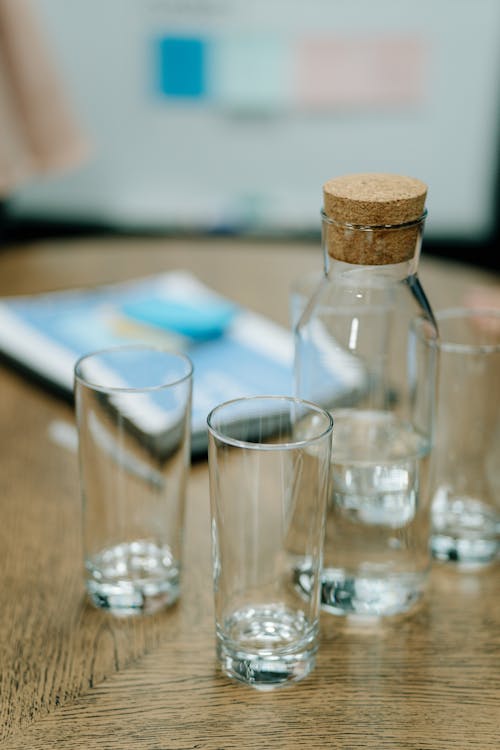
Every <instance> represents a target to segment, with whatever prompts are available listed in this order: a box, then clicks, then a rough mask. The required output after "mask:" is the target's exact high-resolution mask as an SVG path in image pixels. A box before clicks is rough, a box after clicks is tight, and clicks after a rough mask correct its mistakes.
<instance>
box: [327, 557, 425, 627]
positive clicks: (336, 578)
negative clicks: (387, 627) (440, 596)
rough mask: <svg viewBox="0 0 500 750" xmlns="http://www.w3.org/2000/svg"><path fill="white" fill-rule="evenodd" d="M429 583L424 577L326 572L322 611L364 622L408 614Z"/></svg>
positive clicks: (339, 571) (333, 570) (420, 574)
mask: <svg viewBox="0 0 500 750" xmlns="http://www.w3.org/2000/svg"><path fill="white" fill-rule="evenodd" d="M426 579H427V576H426V575H425V574H422V573H413V574H408V573H405V574H395V573H391V574H390V575H386V576H385V577H379V578H377V577H375V576H361V575H360V576H358V577H356V576H352V575H348V574H346V572H345V571H343V570H340V569H335V568H327V569H325V570H323V572H322V576H321V609H322V610H323V611H325V612H329V613H330V614H334V615H343V616H359V617H363V618H378V617H388V616H391V615H397V614H402V613H406V612H409V611H410V610H412V609H413V608H414V607H415V606H416V605H417V603H418V602H419V601H420V599H421V598H422V595H423V593H424V589H425V582H426Z"/></svg>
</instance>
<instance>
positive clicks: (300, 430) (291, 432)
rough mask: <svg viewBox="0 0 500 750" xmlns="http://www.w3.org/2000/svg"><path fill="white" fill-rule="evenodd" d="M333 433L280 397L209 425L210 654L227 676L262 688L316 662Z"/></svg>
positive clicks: (245, 405)
mask: <svg viewBox="0 0 500 750" xmlns="http://www.w3.org/2000/svg"><path fill="white" fill-rule="evenodd" d="M332 425H333V420H332V417H331V416H330V414H329V413H328V412H326V411H325V410H323V409H321V408H320V407H318V406H316V405H314V404H311V403H307V402H304V401H301V400H298V399H293V398H288V397H281V396H268V397H253V398H247V399H238V400H235V401H230V402H227V403H225V404H221V405H220V406H218V407H216V408H215V409H214V410H213V411H212V412H211V413H210V415H209V417H208V427H209V469H210V495H211V510H212V542H213V545H212V549H213V575H214V591H215V618H216V633H217V654H218V658H219V661H220V664H221V667H222V670H223V671H224V672H225V673H226V674H227V675H228V676H230V677H232V678H234V679H236V680H239V681H241V682H244V683H246V684H248V685H252V686H253V687H256V688H259V689H261V690H266V689H270V688H273V687H275V686H277V685H282V684H286V683H289V682H291V681H295V680H299V679H301V678H302V677H305V676H306V675H307V674H308V673H309V672H310V671H311V669H312V668H313V666H314V664H315V654H316V650H317V646H318V628H319V624H318V623H319V593H320V570H321V563H322V549H323V535H324V521H325V507H326V498H327V487H328V477H329V466H330V451H331V437H332Z"/></svg>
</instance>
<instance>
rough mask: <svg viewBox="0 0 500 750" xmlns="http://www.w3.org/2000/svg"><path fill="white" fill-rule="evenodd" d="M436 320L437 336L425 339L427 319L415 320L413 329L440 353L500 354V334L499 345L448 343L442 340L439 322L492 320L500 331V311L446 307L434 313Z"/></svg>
mask: <svg viewBox="0 0 500 750" xmlns="http://www.w3.org/2000/svg"><path fill="white" fill-rule="evenodd" d="M434 318H435V320H436V323H437V328H438V332H437V335H436V336H433V337H430V338H428V337H425V336H424V335H423V334H422V328H423V326H424V325H425V324H426V323H429V320H428V319H427V318H421V317H419V318H415V319H414V320H413V322H412V327H413V329H414V331H415V332H416V334H417V336H418V337H419V339H420V340H421V341H423V342H424V343H426V344H427V345H428V346H432V347H434V348H436V349H438V350H439V351H442V352H447V353H456V354H477V353H481V354H494V353H496V352H500V334H499V341H498V343H491V344H490V343H484V342H483V343H480V342H478V343H477V344H472V343H460V342H459V341H447V340H446V338H445V339H441V334H440V330H439V322H440V321H445V320H459V319H460V318H462V319H464V320H466V319H469V320H470V319H473V318H492V319H494V320H497V321H498V324H499V330H500V309H498V308H492V307H446V308H443V309H442V310H435V311H434Z"/></svg>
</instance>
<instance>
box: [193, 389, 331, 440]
mask: <svg viewBox="0 0 500 750" xmlns="http://www.w3.org/2000/svg"><path fill="white" fill-rule="evenodd" d="M257 401H275V402H278V401H284V402H285V403H287V404H289V405H290V404H296V405H299V406H305V407H307V409H308V410H309V411H311V412H315V413H316V414H321V415H322V416H324V417H326V420H327V427H325V428H324V429H323V430H322V431H321V432H320V433H319V434H317V435H314V436H313V437H309V438H307V439H304V440H292V441H290V442H284V443H274V442H269V443H263V442H255V441H251V440H241V439H239V438H234V437H231V436H230V435H226V434H225V433H224V432H223V431H222V430H221V429H220V428H217V427H215V425H214V424H213V418H214V417H215V415H216V413H217V412H219V411H221V410H222V409H226V408H227V407H230V406H232V405H234V404H244V403H250V402H257ZM333 425H334V419H333V417H332V415H331V414H330V412H329V411H328V410H327V409H324V408H323V407H322V406H319V404H315V403H314V402H313V401H307V400H306V399H302V398H296V397H294V396H280V395H272V394H271V395H262V396H241V397H239V398H233V399H230V400H229V401H223V402H222V403H220V404H217V406H214V407H213V409H211V411H210V412H209V414H208V416H207V427H208V431H209V433H210V434H211V435H212V437H214V438H216V439H217V440H219V441H220V442H222V443H225V444H226V445H231V446H233V447H234V448H248V449H251V450H264V451H279V450H295V449H296V448H304V447H306V446H308V445H313V444H314V443H317V442H319V441H321V440H323V439H324V438H325V437H327V436H328V435H329V434H331V433H332V430H333Z"/></svg>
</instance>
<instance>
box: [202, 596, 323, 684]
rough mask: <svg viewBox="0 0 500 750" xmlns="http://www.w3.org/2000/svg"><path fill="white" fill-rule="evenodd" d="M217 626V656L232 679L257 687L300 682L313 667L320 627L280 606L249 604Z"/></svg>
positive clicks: (223, 669) (299, 614)
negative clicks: (311, 624) (309, 624)
mask: <svg viewBox="0 0 500 750" xmlns="http://www.w3.org/2000/svg"><path fill="white" fill-rule="evenodd" d="M224 625H225V627H224V632H223V631H222V629H221V628H220V627H217V656H218V659H219V662H220V665H221V668H222V671H223V672H224V673H225V674H226V675H227V676H228V677H230V678H232V679H234V680H238V681H239V682H243V683H245V684H246V685H250V686H251V687H254V688H256V689H258V690H272V689H274V688H276V687H279V686H282V685H286V684H289V683H292V682H297V681H298V680H302V679H303V678H304V677H306V676H307V675H308V674H309V673H310V672H311V670H312V669H313V668H314V665H315V662H316V651H317V648H318V644H317V635H318V627H317V626H316V627H314V628H311V627H309V628H306V623H305V619H304V616H303V615H302V613H296V612H293V611H291V610H287V609H286V608H284V607H281V606H279V605H277V606H275V607H273V606H263V607H259V606H254V607H251V606H248V607H245V608H243V609H241V610H239V611H237V612H235V613H234V614H233V615H232V616H231V617H230V618H228V619H227V620H226V621H225V624H224Z"/></svg>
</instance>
